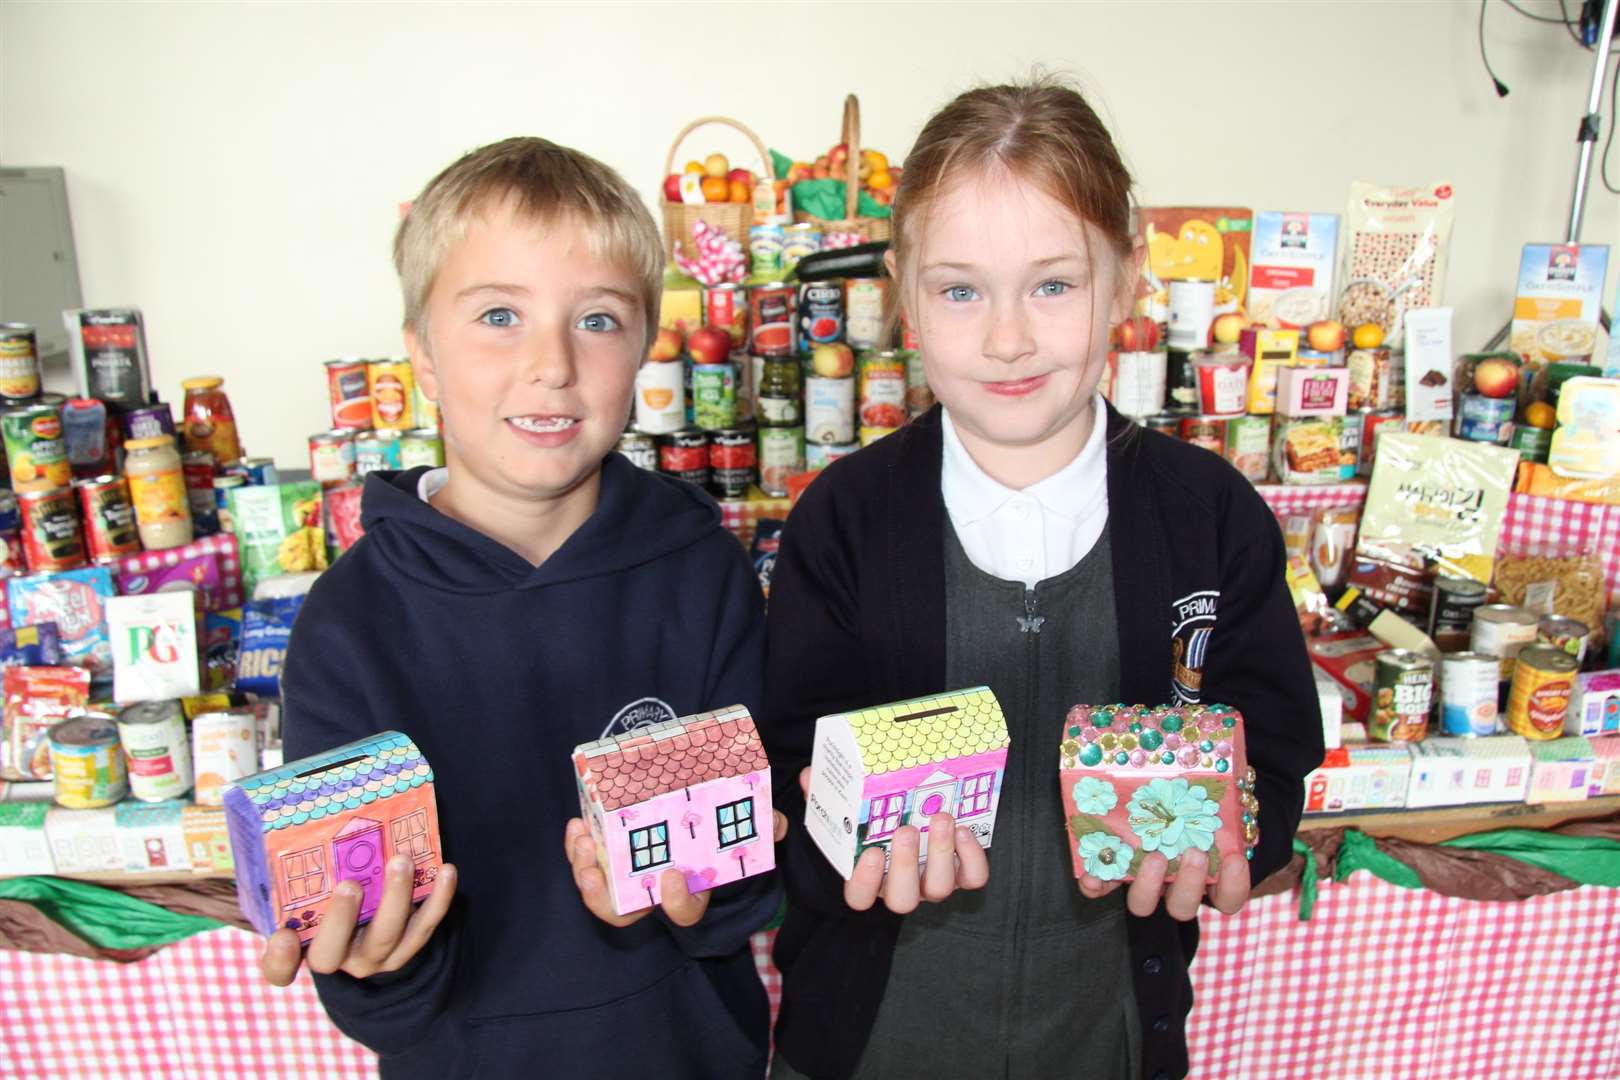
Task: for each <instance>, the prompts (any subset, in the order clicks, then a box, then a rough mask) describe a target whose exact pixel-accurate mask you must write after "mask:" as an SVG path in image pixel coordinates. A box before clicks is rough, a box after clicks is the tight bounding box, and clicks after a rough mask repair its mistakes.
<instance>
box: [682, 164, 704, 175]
mask: <svg viewBox="0 0 1620 1080" xmlns="http://www.w3.org/2000/svg"><path fill="white" fill-rule="evenodd" d="M681 172H683V173H701V172H703V162H701V161H688V162H687V163H686V168H684V169H682V170H681Z"/></svg>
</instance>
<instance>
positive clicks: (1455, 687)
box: [1440, 652, 1499, 738]
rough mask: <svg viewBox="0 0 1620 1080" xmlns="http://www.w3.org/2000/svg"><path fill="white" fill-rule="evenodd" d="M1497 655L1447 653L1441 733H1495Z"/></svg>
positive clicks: (1442, 663) (1442, 679)
mask: <svg viewBox="0 0 1620 1080" xmlns="http://www.w3.org/2000/svg"><path fill="white" fill-rule="evenodd" d="M1498 668H1499V663H1498V661H1497V659H1496V657H1494V656H1486V655H1485V654H1484V653H1476V652H1454V653H1446V654H1445V655H1443V656H1441V658H1440V733H1441V734H1442V735H1459V736H1463V737H1466V738H1474V737H1483V736H1486V735H1495V734H1496V730H1497V708H1496V694H1497V678H1496V675H1497V671H1498Z"/></svg>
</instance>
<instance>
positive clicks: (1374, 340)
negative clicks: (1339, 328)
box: [1350, 323, 1384, 349]
mask: <svg viewBox="0 0 1620 1080" xmlns="http://www.w3.org/2000/svg"><path fill="white" fill-rule="evenodd" d="M1383 343H1384V328H1383V327H1382V326H1379V325H1378V324H1377V323H1362V324H1361V325H1360V326H1358V327H1356V331H1355V333H1353V334H1351V335H1350V344H1352V345H1354V346H1355V347H1356V348H1358V349H1376V348H1378V346H1380V345H1382V344H1383Z"/></svg>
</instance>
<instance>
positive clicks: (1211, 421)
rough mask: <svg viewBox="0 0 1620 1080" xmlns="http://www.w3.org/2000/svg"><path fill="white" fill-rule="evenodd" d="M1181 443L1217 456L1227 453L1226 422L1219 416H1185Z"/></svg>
mask: <svg viewBox="0 0 1620 1080" xmlns="http://www.w3.org/2000/svg"><path fill="white" fill-rule="evenodd" d="M1181 441H1182V442H1185V443H1191V444H1192V445H1194V446H1202V447H1203V448H1204V449H1205V450H1210V451H1213V452H1214V453H1217V454H1225V453H1226V420H1225V419H1224V418H1222V417H1219V416H1184V417H1182V418H1181Z"/></svg>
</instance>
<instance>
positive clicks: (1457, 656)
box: [1440, 651, 1502, 666]
mask: <svg viewBox="0 0 1620 1080" xmlns="http://www.w3.org/2000/svg"><path fill="white" fill-rule="evenodd" d="M1440 660H1441V662H1442V663H1446V664H1453V663H1459V664H1461V663H1475V662H1481V663H1487V664H1491V665H1492V666H1498V665H1500V664H1501V662H1502V661H1501V658H1500V657H1495V656H1489V655H1487V654H1485V653H1482V652H1472V651H1469V652H1448V653H1446V654H1445V655H1443V656H1441V657H1440Z"/></svg>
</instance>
